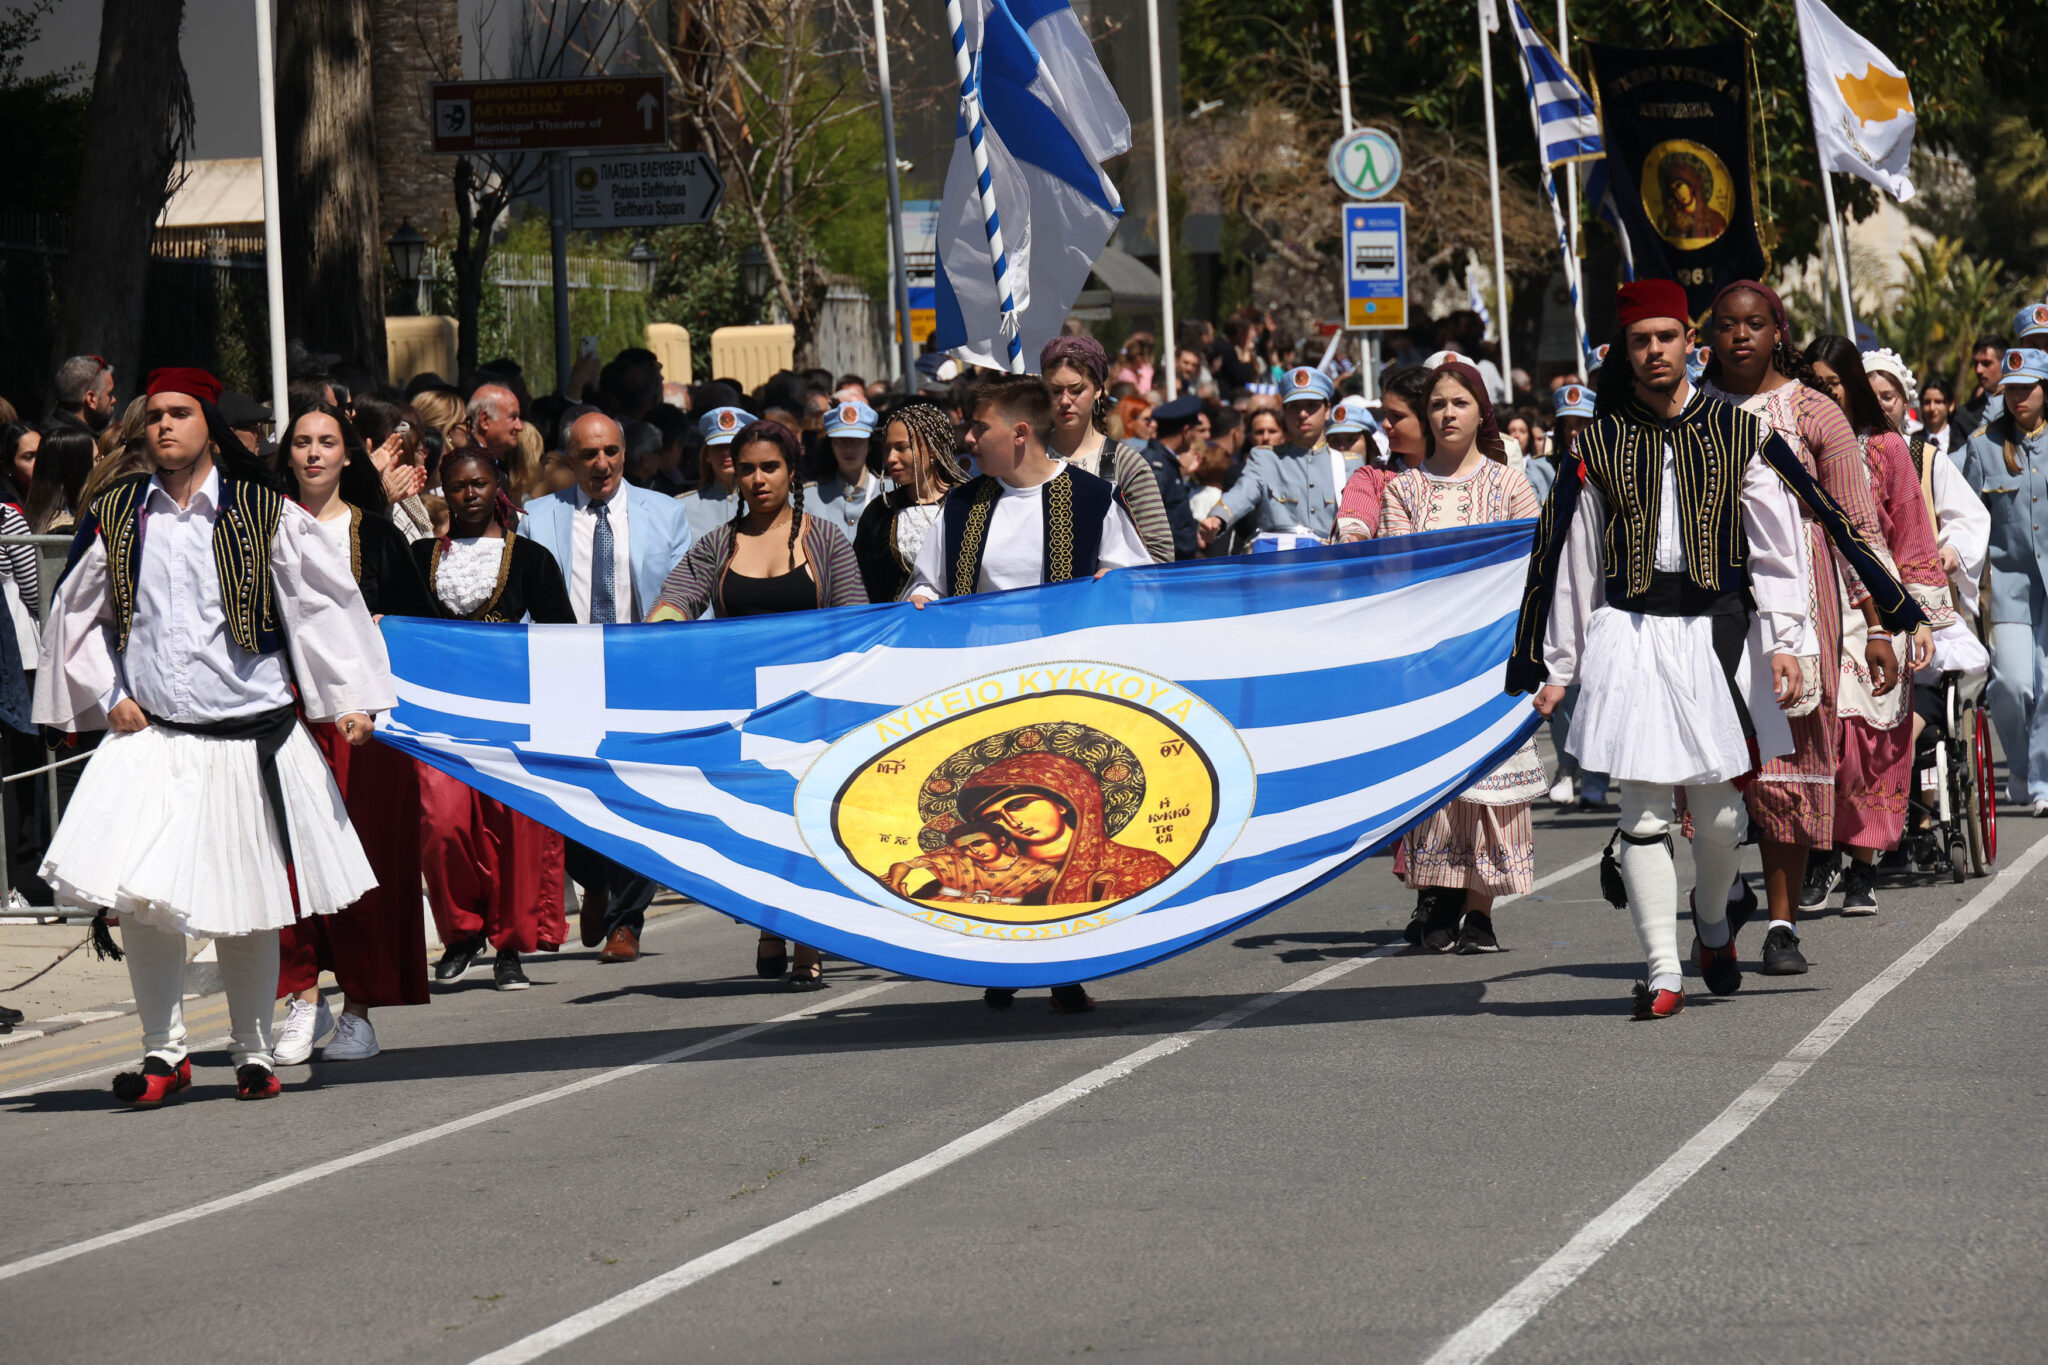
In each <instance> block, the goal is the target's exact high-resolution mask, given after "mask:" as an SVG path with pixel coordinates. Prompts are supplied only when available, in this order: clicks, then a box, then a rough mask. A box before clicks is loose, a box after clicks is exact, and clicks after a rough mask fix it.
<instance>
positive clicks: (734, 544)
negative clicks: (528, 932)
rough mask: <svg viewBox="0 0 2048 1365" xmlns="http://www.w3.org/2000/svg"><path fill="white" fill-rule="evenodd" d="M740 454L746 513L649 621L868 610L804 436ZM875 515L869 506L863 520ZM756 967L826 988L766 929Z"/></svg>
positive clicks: (738, 476)
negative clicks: (814, 487) (816, 493)
mask: <svg viewBox="0 0 2048 1365" xmlns="http://www.w3.org/2000/svg"><path fill="white" fill-rule="evenodd" d="M732 450H733V457H732V468H733V484H734V488H735V489H736V491H737V492H738V493H739V513H738V515H737V516H735V517H734V518H733V519H732V520H731V521H728V522H726V523H724V524H723V525H721V526H718V527H716V528H714V529H713V530H712V531H711V532H709V533H708V534H706V535H704V536H702V537H700V538H699V539H698V541H697V543H696V544H694V545H692V546H691V547H690V552H689V553H688V554H686V555H684V556H683V558H682V562H680V563H679V564H677V565H676V566H675V567H674V568H673V569H670V570H669V574H668V578H667V579H666V580H665V581H664V582H663V583H662V585H661V593H660V595H659V596H658V597H656V598H655V601H654V610H653V611H652V612H650V613H649V614H648V617H647V619H648V620H649V621H694V620H696V619H697V618H698V617H700V616H702V615H704V614H705V612H706V611H711V612H714V613H715V614H716V615H718V616H721V617H732V616H779V615H781V614H783V613H785V612H792V611H811V610H815V609H816V608H819V607H851V606H860V605H865V604H866V602H867V600H868V595H867V591H866V589H865V588H864V587H863V586H862V584H861V573H860V566H859V564H857V563H856V562H855V560H854V556H853V548H852V547H851V546H849V545H848V544H847V543H846V537H845V536H843V535H841V534H840V533H839V528H838V527H837V526H836V525H834V524H833V523H831V522H829V521H825V520H822V519H820V518H818V517H813V516H809V515H807V514H806V513H805V512H804V490H803V484H802V483H800V482H799V481H798V479H797V477H796V471H797V470H798V468H799V467H800V462H801V461H802V459H803V446H802V443H801V442H800V441H799V440H798V439H797V435H796V433H795V432H793V431H791V430H790V429H789V428H788V427H785V426H783V425H782V424H781V423H780V422H773V421H768V420H766V419H764V420H762V421H758V422H753V423H750V424H749V425H747V426H746V427H745V428H743V429H742V430H741V431H740V433H739V434H738V435H737V436H735V437H734V438H733V441H732ZM877 510H878V508H876V507H871V508H869V509H868V511H867V512H866V513H863V514H862V520H863V521H865V520H866V519H867V517H868V516H870V515H872V514H873V513H874V512H875V511H877ZM754 970H755V972H756V973H757V974H758V975H760V976H762V977H764V978H767V979H769V980H774V979H776V978H778V977H781V976H782V974H783V972H784V971H785V970H787V971H788V973H789V977H788V982H787V985H788V987H789V989H790V990H793V991H814V990H818V989H819V988H821V987H822V986H823V985H824V984H825V968H824V964H823V962H822V961H821V959H820V958H819V955H818V950H817V949H816V948H812V947H810V946H808V945H806V944H802V943H799V944H797V945H796V958H795V962H794V964H792V963H791V960H790V956H789V945H788V944H787V943H786V942H785V941H784V939H783V938H782V936H781V935H780V934H771V933H768V932H767V931H765V930H764V931H762V934H761V940H760V944H759V946H758V947H757V948H756V950H755V955H754Z"/></svg>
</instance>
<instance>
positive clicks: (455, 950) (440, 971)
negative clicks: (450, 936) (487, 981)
mask: <svg viewBox="0 0 2048 1365" xmlns="http://www.w3.org/2000/svg"><path fill="white" fill-rule="evenodd" d="M485 944H486V941H485V940H484V939H482V938H473V939H471V940H470V941H469V942H467V943H451V944H449V945H448V947H447V948H446V950H444V951H443V952H442V954H441V960H440V961H439V962H436V963H435V964H434V980H436V981H439V982H441V983H443V984H444V985H445V984H446V983H448V982H450V981H456V980H460V979H461V977H462V974H463V973H464V972H466V971H468V970H469V969H470V968H471V967H474V966H475V965H476V960H477V959H478V958H479V957H482V956H483V951H484V947H485Z"/></svg>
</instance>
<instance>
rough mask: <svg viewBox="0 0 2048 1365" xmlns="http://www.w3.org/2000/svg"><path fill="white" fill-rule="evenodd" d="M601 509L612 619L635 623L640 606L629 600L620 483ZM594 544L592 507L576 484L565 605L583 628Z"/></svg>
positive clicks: (587, 620) (623, 498)
mask: <svg viewBox="0 0 2048 1365" xmlns="http://www.w3.org/2000/svg"><path fill="white" fill-rule="evenodd" d="M605 509H606V510H605V515H606V516H608V517H609V518H610V519H611V524H612V606H613V612H612V620H613V621H614V622H620V621H637V620H639V619H640V604H639V603H637V602H635V601H634V600H633V561H632V558H631V554H630V551H631V548H632V546H631V541H630V539H629V537H630V535H631V530H630V528H629V526H628V524H627V523H628V518H627V515H626V484H625V481H624V480H621V481H620V482H619V486H618V487H617V488H616V489H614V490H613V492H612V496H611V499H610V500H609V501H608V502H607V503H606V504H605ZM596 543H597V512H596V504H595V503H594V502H592V501H591V497H590V495H589V494H588V493H586V492H584V491H583V487H582V485H580V484H579V485H577V488H576V515H575V517H574V518H573V519H572V520H571V522H570V526H569V557H570V558H571V559H572V560H574V561H575V563H574V564H572V565H570V567H569V605H570V606H571V607H572V608H574V609H575V612H576V620H577V623H578V624H580V625H586V626H587V625H589V624H590V557H591V551H592V549H593V547H594V546H595V545H596Z"/></svg>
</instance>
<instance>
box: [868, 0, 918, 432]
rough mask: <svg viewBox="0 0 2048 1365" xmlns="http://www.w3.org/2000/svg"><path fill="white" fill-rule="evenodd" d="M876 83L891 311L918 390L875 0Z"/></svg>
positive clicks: (908, 384)
mask: <svg viewBox="0 0 2048 1365" xmlns="http://www.w3.org/2000/svg"><path fill="white" fill-rule="evenodd" d="M875 83H876V85H878V86H879V87H880V88H881V92H882V159H883V161H884V162H886V163H887V165H888V168H889V312H890V313H891V315H892V316H893V319H894V321H895V323H896V326H897V332H896V335H895V340H896V345H897V363H898V364H899V365H900V366H901V367H902V370H903V374H902V379H903V391H904V392H905V393H916V392H917V343H916V342H915V341H912V340H911V339H910V271H909V270H908V269H907V268H906V267H905V266H904V263H903V183H902V180H901V179H900V177H899V176H898V175H897V171H896V104H895V101H894V100H893V99H892V98H891V96H890V94H889V35H888V33H887V31H886V30H885V29H884V28H883V26H882V0H875Z"/></svg>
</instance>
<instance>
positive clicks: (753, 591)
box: [718, 566, 818, 616]
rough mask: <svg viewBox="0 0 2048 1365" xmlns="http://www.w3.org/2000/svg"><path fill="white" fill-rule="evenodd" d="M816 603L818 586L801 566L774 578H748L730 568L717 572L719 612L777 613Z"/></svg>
mask: <svg viewBox="0 0 2048 1365" xmlns="http://www.w3.org/2000/svg"><path fill="white" fill-rule="evenodd" d="M817 605H818V590H817V588H816V587H815V586H814V585H813V584H812V583H811V575H810V571H809V569H808V568H806V567H804V566H798V567H797V568H794V569H791V570H790V571H789V572H788V573H786V574H778V575H776V576H775V577H774V578H749V577H747V575H745V574H741V573H734V572H733V571H732V570H731V569H727V570H726V571H725V572H724V573H723V574H721V575H720V576H719V580H718V614H719V615H720V616H778V615H780V614H781V613H783V612H785V611H809V610H811V609H812V608H814V607H816V606H817Z"/></svg>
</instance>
